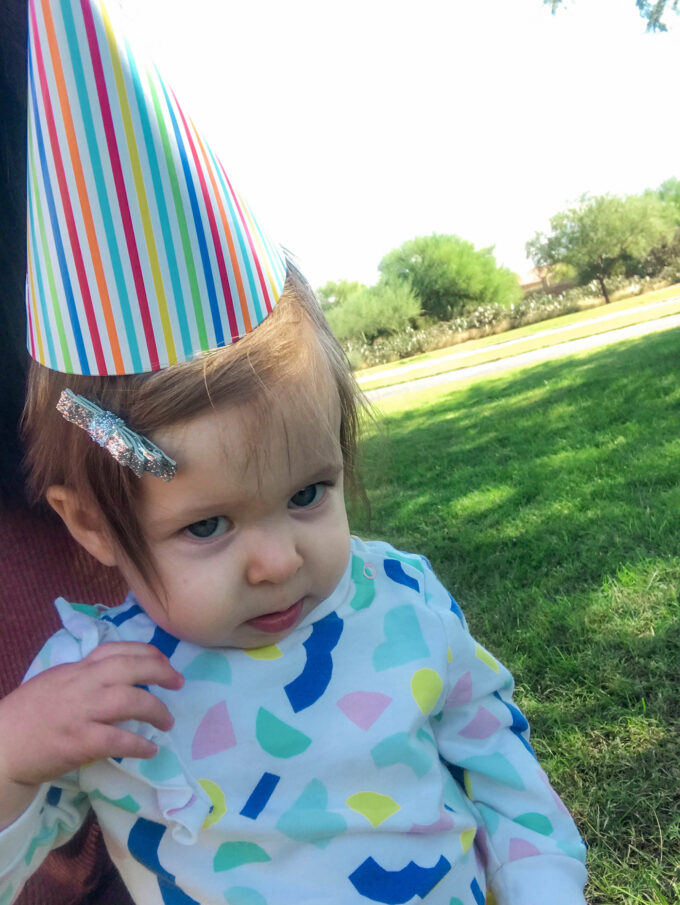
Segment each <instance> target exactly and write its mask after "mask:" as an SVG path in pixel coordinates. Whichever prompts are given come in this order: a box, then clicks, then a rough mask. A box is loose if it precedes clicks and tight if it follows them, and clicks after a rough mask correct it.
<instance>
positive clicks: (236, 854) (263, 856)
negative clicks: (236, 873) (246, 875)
mask: <svg viewBox="0 0 680 905" xmlns="http://www.w3.org/2000/svg"><path fill="white" fill-rule="evenodd" d="M256 861H271V858H270V857H269V855H268V854H267V853H266V851H265V850H264V849H263V848H260V846H259V845H256V844H255V843H254V842H223V843H222V845H220V847H219V848H218V849H217V853H216V855H215V858H214V860H213V869H214V870H215V871H220V870H232V869H233V868H234V867H240V866H241V865H242V864H254V863H255V862H256Z"/></svg>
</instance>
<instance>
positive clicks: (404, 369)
mask: <svg viewBox="0 0 680 905" xmlns="http://www.w3.org/2000/svg"><path fill="white" fill-rule="evenodd" d="M678 298H679V297H678V296H677V295H676V296H673V297H672V298H669V299H662V300H661V301H659V302H652V303H651V304H648V305H637V306H636V307H634V308H627V309H626V314H635V313H637V312H638V311H652V310H654V309H663V308H664V307H671V306H674V305H676V304H677V302H678ZM620 316H621V313H620V312H619V311H612V312H607V313H606V314H600V315H599V316H598V317H590V318H587V319H586V320H582V321H576V322H575V323H573V324H569V325H568V326H566V327H549V328H547V329H545V330H539V331H538V332H537V333H532V334H531V336H530V337H527V336H520V337H518V338H516V339H506V340H500V341H499V342H497V343H492V344H491V345H488V346H485V347H484V351H485V352H493V351H495V350H498V349H506V348H510V347H511V346H514V345H517V344H518V343H523V342H526V341H527V339H532V340H534V339H540V338H541V337H545V336H553V335H559V334H560V333H569V332H570V331H572V330H579V329H581V328H582V327H583V326H585V325H587V324H591V325H592V324H599V323H602V322H604V321H608V320H613V319H614V318H616V317H620ZM480 351H481V350H480V349H478V348H477V349H467V350H466V349H460V348H459V349H457V350H456V351H453V352H445V353H443V354H442V355H440V356H437V357H436V358H428V359H426V360H424V361H417V362H413V363H412V364H402V365H400V366H399V367H394V368H389V369H388V370H385V371H380V374H379V375H377V374H365V375H362V374H360V375H359V376H358V377H357V383H358V384H359V385H361V384H362V383H369V382H371V381H373V380H376V379H377V377H380V378H381V379H384V378H389V377H398V376H400V375H401V374H405V373H408V372H409V371H418V370H425V369H426V368H431V367H433V366H437V365H440V364H443V363H444V362H449V363H451V364H453V363H455V362H457V361H462V360H463V359H465V358H470V357H471V356H473V355H478V354H479V352H480Z"/></svg>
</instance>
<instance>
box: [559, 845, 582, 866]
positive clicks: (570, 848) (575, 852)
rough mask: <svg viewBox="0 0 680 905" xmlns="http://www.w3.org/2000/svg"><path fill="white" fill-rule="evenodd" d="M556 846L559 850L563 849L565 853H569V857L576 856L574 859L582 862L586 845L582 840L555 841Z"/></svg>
mask: <svg viewBox="0 0 680 905" xmlns="http://www.w3.org/2000/svg"><path fill="white" fill-rule="evenodd" d="M557 847H558V848H559V849H560V851H563V852H564V854H565V855H569V857H570V858H576V860H577V861H580V862H581V863H584V862H585V860H586V847H585V845H584V844H583V843H582V842H568V841H565V840H562V842H558V843H557Z"/></svg>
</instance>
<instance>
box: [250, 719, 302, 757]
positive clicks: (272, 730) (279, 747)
mask: <svg viewBox="0 0 680 905" xmlns="http://www.w3.org/2000/svg"><path fill="white" fill-rule="evenodd" d="M255 735H256V737H257V740H258V742H259V743H260V746H261V747H262V748H263V749H264V750H265V751H266V752H267V754H271V755H272V757H295V756H296V755H297V754H302V752H303V751H306V750H307V748H309V746H310V745H311V743H312V740H311V738H310V737H309V736H308V735H305V734H304V732H300V731H299V730H297V729H295V728H293V726H289V725H288V723H284V722H283V720H280V719H279V718H278V717H276V716H274V714H273V713H270V712H269V711H268V710H265V708H264V707H260V709H259V710H258V712H257V720H256V724H255Z"/></svg>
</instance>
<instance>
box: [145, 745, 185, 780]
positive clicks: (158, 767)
mask: <svg viewBox="0 0 680 905" xmlns="http://www.w3.org/2000/svg"><path fill="white" fill-rule="evenodd" d="M139 772H140V773H141V774H142V776H145V777H146V778H147V779H150V780H151V781H152V782H153V781H154V780H155V781H156V782H164V781H165V780H166V779H172V777H173V776H178V775H179V774H180V773H181V772H182V767H181V766H180V762H179V760H178V759H177V755H176V754H175V753H174V751H171V750H170V748H159V749H158V754H156V756H155V757H152V758H151V760H140V761H139Z"/></svg>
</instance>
